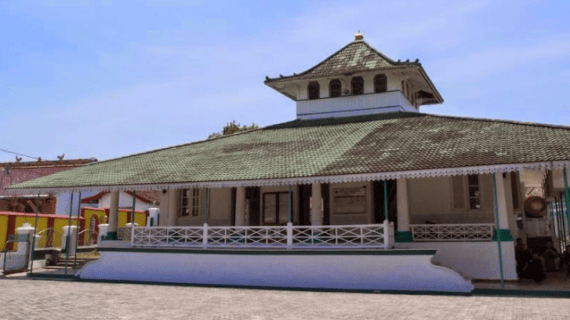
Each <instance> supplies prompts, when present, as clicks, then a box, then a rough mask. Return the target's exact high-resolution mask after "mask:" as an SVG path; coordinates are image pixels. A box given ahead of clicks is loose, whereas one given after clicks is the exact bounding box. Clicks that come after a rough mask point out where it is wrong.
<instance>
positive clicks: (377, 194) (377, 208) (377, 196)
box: [372, 180, 398, 230]
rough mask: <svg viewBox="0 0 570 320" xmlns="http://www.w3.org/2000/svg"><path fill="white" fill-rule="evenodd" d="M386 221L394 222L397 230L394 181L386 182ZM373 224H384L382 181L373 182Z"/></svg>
mask: <svg viewBox="0 0 570 320" xmlns="http://www.w3.org/2000/svg"><path fill="white" fill-rule="evenodd" d="M387 182H388V183H387V186H388V220H389V221H393V222H394V229H395V230H397V229H398V205H397V195H396V190H397V188H396V180H388V181H387ZM372 191H373V193H374V223H382V222H384V181H374V184H373V189H372Z"/></svg>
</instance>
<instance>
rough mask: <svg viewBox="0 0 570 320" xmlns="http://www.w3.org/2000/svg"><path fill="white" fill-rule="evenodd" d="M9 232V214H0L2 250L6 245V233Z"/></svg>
mask: <svg viewBox="0 0 570 320" xmlns="http://www.w3.org/2000/svg"><path fill="white" fill-rule="evenodd" d="M7 232H8V216H0V251H1V250H4V246H5V245H6V243H5V242H6V233H7Z"/></svg>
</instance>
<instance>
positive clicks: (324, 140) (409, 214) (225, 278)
mask: <svg viewBox="0 0 570 320" xmlns="http://www.w3.org/2000/svg"><path fill="white" fill-rule="evenodd" d="M265 84H266V85H267V86H269V87H270V88H272V89H274V90H276V91H278V92H279V93H281V94H283V95H284V96H285V97H287V98H289V99H291V100H293V101H294V103H295V105H296V114H297V116H296V119H295V120H292V121H287V122H283V123H279V124H275V125H271V126H268V127H265V128H260V129H256V130H250V131H247V132H242V133H237V134H233V135H229V136H223V137H220V138H216V139H211V140H204V141H196V142H191V143H188V144H183V145H179V146H174V147H169V148H164V149H160V150H154V151H150V152H145V153H141V154H136V155H131V156H127V157H122V158H118V159H114V160H109V161H103V162H100V163H97V164H94V165H90V166H85V167H81V168H77V169H74V170H70V171H65V172H61V173H58V174H56V175H52V176H48V177H42V178H39V179H36V180H33V181H28V182H24V183H22V184H19V185H17V186H13V187H12V188H11V189H12V191H13V192H19V193H22V192H27V193H37V192H40V193H48V192H63V191H65V192H84V191H95V192H110V197H111V201H110V206H111V208H110V215H109V217H110V221H109V226H108V234H107V239H109V241H105V244H104V246H103V247H102V248H101V251H102V260H101V261H100V262H99V263H92V264H90V265H88V266H87V267H86V268H85V269H84V270H83V271H82V272H81V275H80V277H82V278H86V279H108V280H123V281H155V282H157V281H158V282H175V283H199V284H215V285H240V286H243V285H245V286H261V287H293V288H320V289H343V290H416V291H453V292H469V291H471V290H472V288H473V287H472V285H471V282H470V280H471V279H511V280H514V279H517V273H516V267H515V264H516V263H515V249H514V242H513V239H515V238H517V237H526V236H525V226H524V225H521V224H519V223H517V217H518V216H519V215H521V214H524V205H523V204H524V201H525V196H524V194H525V190H526V189H525V186H524V183H522V182H521V173H524V172H531V171H535V170H541V171H542V172H548V173H549V174H550V175H551V176H552V177H555V181H557V182H559V181H564V183H563V185H565V186H564V187H562V189H563V191H564V192H565V198H564V199H565V200H564V201H565V202H566V203H568V200H569V199H570V196H569V195H568V192H569V191H568V187H567V177H566V170H567V168H569V167H570V143H569V142H570V127H564V126H554V125H547V124H537V123H522V122H516V121H504V120H492V119H478V118H466V117H453V116H445V115H434V114H429V113H424V112H421V111H420V108H422V107H424V106H426V105H431V104H439V103H442V102H443V98H442V96H441V94H440V93H439V92H438V90H437V89H436V87H435V85H434V84H433V83H432V81H431V80H430V78H429V77H428V75H427V73H426V71H425V70H424V68H423V67H422V65H421V63H420V62H419V61H418V60H415V61H409V60H406V61H401V60H397V61H395V60H393V59H390V58H388V57H387V56H386V55H384V54H382V53H381V52H380V51H378V50H376V49H375V48H373V47H372V46H371V45H369V44H368V43H367V42H365V41H364V39H363V36H362V34H360V33H358V34H357V35H356V36H355V39H354V41H352V42H350V43H349V44H347V45H346V46H345V47H343V48H341V49H340V50H338V51H337V52H335V53H334V54H333V55H331V56H330V57H328V58H327V59H325V60H324V61H322V62H320V63H318V64H317V65H315V66H314V67H313V68H311V69H309V70H307V71H304V72H301V73H298V74H297V73H295V74H293V75H289V76H279V77H275V78H270V77H267V78H266V79H265ZM559 184H560V183H559ZM557 186H558V185H557ZM562 189H561V190H562ZM132 190H134V191H137V192H138V191H142V190H158V191H160V219H159V221H160V226H158V227H135V228H134V229H132V230H131V235H130V236H129V237H128V238H123V239H119V240H114V239H117V234H116V230H117V212H118V207H119V202H120V192H124V191H132ZM132 264H136V265H137V266H139V267H137V273H136V274H135V273H132V272H130V271H129V270H132V268H131V266H132ZM140 266H144V267H140Z"/></svg>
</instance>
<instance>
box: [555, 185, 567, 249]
mask: <svg viewBox="0 0 570 320" xmlns="http://www.w3.org/2000/svg"><path fill="white" fill-rule="evenodd" d="M558 199H559V201H560V215H561V216H562V219H563V220H564V223H565V224H564V233H565V236H564V239H565V240H566V244H568V239H567V238H566V236H567V235H568V234H570V230H568V229H570V221H569V220H566V217H567V216H566V214H565V213H564V211H566V213H568V210H566V208H565V207H564V201H563V200H562V192H560V197H559V198H558ZM566 227H568V229H567V228H566ZM564 247H566V246H564Z"/></svg>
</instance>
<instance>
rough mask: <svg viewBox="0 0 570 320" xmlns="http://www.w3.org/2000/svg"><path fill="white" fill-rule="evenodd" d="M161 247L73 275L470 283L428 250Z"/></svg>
mask: <svg viewBox="0 0 570 320" xmlns="http://www.w3.org/2000/svg"><path fill="white" fill-rule="evenodd" d="M165 251H166V250H162V252H160V251H158V252H136V251H135V252H133V250H132V249H130V250H129V251H116V252H112V251H111V252H108V251H102V252H101V259H100V260H97V261H94V262H91V263H89V264H88V265H86V266H85V267H84V268H83V269H82V270H81V272H80V274H79V278H80V279H90V280H116V281H117V280H123V281H145V282H166V283H187V284H207V285H233V286H261V287H270V288H276V287H277V288H279V287H282V288H311V289H344V290H406V291H445V292H471V291H472V290H473V286H472V285H471V283H470V282H469V281H466V280H465V279H464V278H462V277H461V276H460V275H459V274H457V273H456V272H454V271H453V270H450V269H447V268H443V267H439V266H434V265H432V264H431V263H430V258H431V254H429V253H428V254H405V252H402V251H399V250H391V251H388V252H386V253H383V254H378V253H370V252H368V253H366V252H365V251H361V252H360V254H358V255H357V256H356V255H355V254H354V252H351V253H349V254H347V253H346V252H344V254H343V252H338V251H337V252H334V251H333V252H330V251H329V252H327V254H322V253H320V254H319V253H316V254H307V253H308V252H307V251H304V252H301V253H299V252H295V251H289V252H283V251H282V252H281V253H275V252H273V253H272V252H267V251H265V252H264V253H263V254H260V252H256V253H252V254H247V252H240V251H239V250H236V251H234V252H231V251H230V252H226V253H216V252H215V251H210V250H196V251H194V252H189V253H182V252H178V253H177V252H173V251H170V252H168V251H166V252H165ZM380 312H381V311H380Z"/></svg>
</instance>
